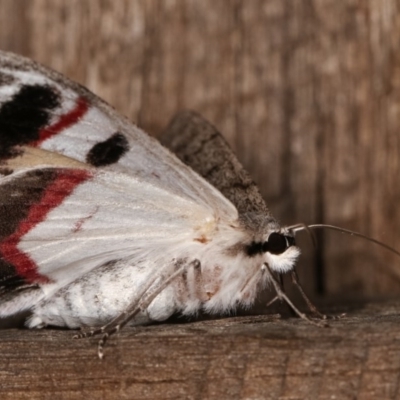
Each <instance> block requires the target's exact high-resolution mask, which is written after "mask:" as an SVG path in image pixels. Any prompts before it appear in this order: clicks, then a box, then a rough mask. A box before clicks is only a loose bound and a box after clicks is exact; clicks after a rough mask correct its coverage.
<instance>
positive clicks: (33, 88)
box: [0, 85, 60, 159]
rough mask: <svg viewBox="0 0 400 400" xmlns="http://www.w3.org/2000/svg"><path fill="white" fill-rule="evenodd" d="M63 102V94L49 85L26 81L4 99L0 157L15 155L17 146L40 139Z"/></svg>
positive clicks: (0, 124) (0, 111)
mask: <svg viewBox="0 0 400 400" xmlns="http://www.w3.org/2000/svg"><path fill="white" fill-rule="evenodd" d="M59 105H60V96H59V95H58V93H57V92H56V90H55V89H53V88H51V87H50V86H46V85H25V86H23V87H22V88H21V90H20V91H19V92H18V93H17V94H15V95H14V97H13V98H12V99H11V100H9V101H8V102H6V103H4V104H3V105H2V106H1V108H0V159H2V158H7V157H10V156H12V155H13V154H14V152H13V147H14V146H16V145H23V144H28V143H29V142H32V141H34V140H37V139H38V137H39V131H40V129H41V128H43V127H45V126H46V125H48V124H49V122H50V118H51V114H52V111H53V110H54V109H55V108H56V107H58V106H59Z"/></svg>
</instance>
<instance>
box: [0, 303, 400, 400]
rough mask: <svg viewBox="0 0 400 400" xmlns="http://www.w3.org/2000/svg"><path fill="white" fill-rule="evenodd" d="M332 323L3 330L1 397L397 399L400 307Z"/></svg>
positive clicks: (367, 307)
mask: <svg viewBox="0 0 400 400" xmlns="http://www.w3.org/2000/svg"><path fill="white" fill-rule="evenodd" d="M347 311H348V312H347V315H346V316H345V317H343V318H342V319H340V320H335V321H331V322H330V327H329V328H317V327H315V326H312V325H310V324H308V323H306V322H304V321H300V320H298V319H276V318H275V319H274V318H272V317H268V316H259V317H236V318H227V319H221V320H215V321H203V322H195V323H185V324H164V325H158V326H149V327H142V328H138V329H136V330H134V329H133V328H128V329H125V330H124V331H122V332H121V333H120V334H119V335H118V337H116V338H113V339H111V340H110V342H109V344H108V346H107V347H106V353H105V354H106V358H105V359H104V360H103V361H100V360H99V359H98V358H97V354H96V340H73V339H72V334H73V332H71V331H61V330H43V331H27V330H2V331H0V354H1V357H0V382H1V384H0V397H1V399H50V398H51V399H53V398H57V399H81V398H83V397H87V398H90V399H105V398H106V399H125V398H126V399H128V398H129V399H132V398H133V399H136V400H138V399H154V400H155V399H299V400H300V399H304V400H309V399H315V400H317V399H332V398H336V399H381V400H383V399H396V398H398V396H399V393H398V391H399V377H400V358H399V356H398V355H399V352H400V340H399V339H400V334H399V330H398V327H399V324H400V316H399V315H400V303H399V302H386V303H375V304H364V305H361V304H359V305H358V306H355V307H354V308H353V309H348V310H347Z"/></svg>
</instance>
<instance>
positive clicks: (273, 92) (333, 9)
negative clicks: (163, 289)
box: [0, 0, 400, 400]
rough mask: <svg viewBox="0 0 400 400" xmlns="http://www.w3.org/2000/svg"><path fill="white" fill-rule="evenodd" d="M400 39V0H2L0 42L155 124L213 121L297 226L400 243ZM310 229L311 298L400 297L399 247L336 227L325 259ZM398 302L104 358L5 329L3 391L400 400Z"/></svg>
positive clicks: (205, 330) (1, 338)
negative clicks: (184, 114) (186, 117)
mask: <svg viewBox="0 0 400 400" xmlns="http://www.w3.org/2000/svg"><path fill="white" fill-rule="evenodd" d="M399 48H400V1H399V0H340V1H337V0H251V1H250V0H248V1H245V0H242V1H241V0H118V1H111V0H86V1H85V0H29V1H27V0H0V49H2V50H8V51H13V52H16V53H20V54H23V55H25V56H28V57H31V58H33V59H35V60H37V61H39V62H41V63H43V64H45V65H47V66H49V67H52V68H54V69H56V70H58V71H60V72H62V73H64V74H65V75H67V76H68V77H70V78H71V79H73V80H76V81H78V82H80V83H82V84H83V85H85V86H87V87H88V88H90V89H91V90H92V91H93V92H95V93H96V94H98V95H99V96H101V97H103V98H104V99H105V100H107V101H108V102H109V103H110V104H112V105H113V106H114V107H115V108H116V109H117V110H119V111H120V112H121V113H123V114H125V115H127V116H128V117H130V118H131V119H132V120H133V121H135V122H137V123H138V124H139V125H140V126H141V127H143V128H144V129H145V130H146V131H148V132H149V133H150V134H153V135H158V134H160V132H161V131H162V130H163V129H164V127H165V126H166V124H167V123H168V121H169V120H170V118H171V117H172V116H173V114H174V113H175V112H176V111H178V110H181V109H184V108H191V109H193V110H195V111H197V112H199V113H201V114H203V115H204V116H205V117H206V118H208V119H209V120H210V121H211V122H212V123H213V124H214V125H216V127H217V128H218V129H219V130H220V131H221V132H222V133H223V134H224V135H225V137H226V138H227V139H228V141H229V143H230V144H231V145H232V147H233V148H234V149H235V151H236V152H237V154H238V157H239V159H240V160H241V161H242V162H243V164H244V165H245V166H246V168H247V169H248V170H249V171H250V173H251V174H252V176H253V177H254V179H255V180H256V181H257V182H258V184H259V186H260V188H261V191H262V194H263V195H264V197H265V199H266V201H267V203H268V205H269V207H270V208H271V210H272V211H273V213H274V214H275V216H276V217H277V218H278V219H279V220H281V221H282V223H284V224H293V223H296V222H304V223H329V224H335V225H340V226H343V227H345V228H349V229H354V230H357V231H361V232H363V233H366V234H368V235H371V236H373V237H375V238H377V239H379V240H381V241H384V242H385V243H387V244H389V245H391V246H394V247H397V248H400V240H399V239H400V210H399V209H398V207H397V205H398V203H399V200H400V185H399V183H400V182H399V174H398V170H399V152H400V133H399V128H400V52H399ZM304 236H305V235H304V234H303V235H299V242H300V244H301V246H302V248H303V253H304V256H303V258H302V260H301V262H300V266H299V272H300V275H301V279H302V281H303V283H304V284H305V286H306V291H307V292H308V293H309V294H316V293H319V294H324V295H330V296H333V297H338V296H341V297H347V298H348V297H355V298H357V297H358V298H360V297H365V296H369V297H382V296H396V295H398V294H399V293H400V284H399V282H398V281H396V280H394V279H392V278H391V277H389V276H388V275H387V273H386V272H387V268H388V266H392V267H394V268H398V271H399V272H400V260H399V259H396V258H394V257H392V256H391V255H390V254H388V253H387V252H385V251H384V250H382V249H379V248H376V247H375V246H374V245H371V244H369V243H363V242H361V241H360V240H359V239H356V238H351V237H348V236H344V235H340V234H335V233H331V232H326V233H325V234H324V235H322V237H320V240H321V246H320V250H319V251H318V252H317V257H314V255H313V254H314V253H313V251H312V249H311V246H310V244H309V242H308V240H307V238H304ZM315 258H317V261H318V263H319V264H318V267H316V265H315V262H314V261H315V260H314V259H315ZM399 309H400V305H399V303H396V305H395V306H391V305H390V304H389V303H384V304H383V305H381V306H379V307H377V309H376V310H375V312H372V311H371V309H370V308H368V307H367V308H366V311H365V312H364V311H363V312H364V314H363V313H361V314H360V313H359V312H358V311H357V313H356V314H355V315H352V312H351V309H346V311H348V317H346V318H344V319H342V320H340V321H338V322H334V323H332V329H326V330H325V329H322V330H318V328H315V327H314V326H311V325H308V324H306V323H303V322H301V321H298V320H295V319H293V320H285V321H276V322H265V323H264V322H260V321H261V320H260V321H258V323H257V320H256V319H254V318H250V319H249V321H243V320H240V319H239V320H236V319H234V320H233V321H232V320H231V321H229V320H221V321H219V322H216V324H217V325H215V327H214V325H207V324H205V325H204V323H201V322H200V323H198V324H186V325H183V326H180V325H165V326H164V328H163V327H161V328H160V327H157V326H155V327H150V328H143V331H142V330H139V333H138V336H135V335H133V334H132V331H131V330H129V329H127V330H125V331H124V332H123V333H122V334H121V335H120V336H119V338H117V339H114V341H113V340H111V342H110V344H109V346H110V348H107V349H106V356H107V358H106V360H105V362H100V361H99V360H97V359H96V347H95V343H96V341H79V342H76V341H71V340H70V337H71V332H68V331H66V332H63V331H54V330H44V331H41V332H27V331H20V330H19V331H10V330H3V331H0V347H1V352H0V353H1V354H2V357H0V392H1V394H2V395H1V397H2V398H10V399H11V398H12V399H15V398H26V399H28V398H49V399H50V398H54V395H55V393H56V394H57V395H56V397H57V398H60V399H61V398H65V399H72V398H77V399H78V398H83V397H87V398H99V399H100V398H102V399H104V398H110V399H111V398H115V399H117V398H118V399H120V398H143V399H144V398H146V399H155V398H160V399H164V398H171V399H172V398H173V399H177V398H185V399H186V398H193V399H201V398H216V399H217V398H218V399H224V398H227V399H228V398H229V399H239V398H251V399H266V398H271V399H277V398H279V399H283V398H291V399H310V398H313V399H328V398H333V397H332V396H335V398H338V399H349V400H350V399H352V400H353V399H356V398H360V399H377V398H379V399H386V398H387V399H389V398H390V399H394V398H398V397H399V393H398V391H399V387H400V385H399V384H398V377H399V371H400V367H399V363H398V359H399V358H398V352H399V346H398V314H399V311H398V310H399ZM260 318H265V317H260ZM262 321H264V320H262ZM218 324H219V325H218ZM316 329H317V330H316ZM177 360H178V361H177ZM396 396H397V397H396Z"/></svg>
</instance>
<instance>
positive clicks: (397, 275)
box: [287, 224, 400, 280]
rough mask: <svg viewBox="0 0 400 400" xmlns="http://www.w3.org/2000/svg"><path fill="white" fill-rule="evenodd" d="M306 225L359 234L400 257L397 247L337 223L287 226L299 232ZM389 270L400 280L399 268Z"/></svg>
mask: <svg viewBox="0 0 400 400" xmlns="http://www.w3.org/2000/svg"><path fill="white" fill-rule="evenodd" d="M306 227H307V228H308V229H310V230H311V229H330V230H332V231H337V232H341V233H346V234H347V235H350V236H357V237H360V238H362V239H365V240H368V241H369V242H372V243H375V244H377V245H378V246H381V247H383V248H384V249H386V250H388V251H390V252H391V253H393V254H395V255H396V256H397V257H400V252H399V251H398V250H396V249H394V248H393V247H391V246H388V245H387V244H385V243H383V242H381V241H379V240H377V239H373V238H371V237H369V236H367V235H363V234H362V233H359V232H355V231H352V230H350V229H345V228H340V227H339V226H335V225H327V224H313V225H305V224H296V225H292V226H289V227H287V228H288V229H290V230H292V231H293V232H299V231H302V230H307V229H306ZM388 270H389V271H390V273H391V275H393V276H394V277H395V278H396V279H397V280H400V271H398V270H397V269H395V268H393V267H391V266H390V265H388Z"/></svg>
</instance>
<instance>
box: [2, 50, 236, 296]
mask: <svg viewBox="0 0 400 400" xmlns="http://www.w3.org/2000/svg"><path fill="white" fill-rule="evenodd" d="M0 174H1V175H2V176H1V175H0V176H1V178H0V188H1V192H0V246H1V248H0V252H1V258H0V295H1V291H2V290H4V288H5V287H6V286H7V287H8V285H9V284H10V282H12V281H16V280H18V279H21V278H22V281H24V282H25V283H26V282H28V283H30V284H34V283H39V284H40V285H41V284H43V283H46V284H47V283H48V282H49V281H50V282H53V283H54V282H58V283H59V285H63V284H65V283H67V282H70V281H72V280H74V279H77V278H78V277H80V276H82V275H83V274H84V273H85V272H87V271H90V270H92V269H93V268H96V267H98V266H100V265H103V264H104V263H107V262H109V261H110V260H115V259H121V258H125V257H129V258H130V262H131V263H135V262H139V261H140V260H143V259H145V258H147V259H148V260H150V263H151V260H153V261H154V260H159V259H160V254H166V255H168V256H169V254H170V255H171V257H172V256H174V249H175V247H176V246H175V244H176V243H179V246H180V244H181V243H185V241H187V240H191V241H193V240H196V239H197V238H199V243H200V242H201V240H204V235H207V234H208V233H209V230H210V229H211V230H212V229H213V228H212V225H213V224H214V222H215V221H217V220H218V221H221V220H222V221H224V220H225V221H227V222H233V221H235V220H236V219H237V215H238V214H237V210H236V209H235V207H234V206H233V205H232V203H231V202H230V201H229V200H227V199H226V198H225V197H224V196H223V195H222V194H221V193H220V192H219V191H218V190H216V189H215V188H214V187H213V186H212V185H210V184H209V183H207V182H206V181H205V180H204V179H202V178H201V177H200V176H199V175H198V174H197V173H195V172H193V171H192V170H191V169H190V168H188V167H187V166H185V165H184V164H182V163H181V162H180V161H179V160H178V159H177V158H176V157H175V156H174V155H173V154H171V153H170V152H169V151H168V150H167V149H165V148H164V147H163V146H161V145H160V143H159V142H158V141H156V140H155V139H153V138H151V137H149V136H148V135H147V134H145V133H143V132H142V131H141V130H140V129H138V128H137V127H135V126H134V125H132V124H131V123H130V122H128V121H127V120H126V119H125V118H123V117H121V116H119V115H118V114H117V113H115V111H114V110H113V109H112V108H111V107H109V106H108V105H107V104H105V103H104V102H103V101H101V100H100V99H98V98H97V97H96V96H94V95H93V94H92V93H90V92H89V91H87V90H86V89H84V88H82V87H81V86H79V85H77V84H75V83H73V82H70V81H69V80H67V79H66V78H64V77H62V76H61V75H59V74H57V73H55V72H53V71H51V70H48V69H46V68H43V67H41V66H39V65H37V64H36V63H33V62H32V61H30V60H27V59H24V58H22V57H19V56H15V55H12V54H9V53H4V52H0ZM210 226H211V228H210ZM179 246H178V247H179ZM153 264H154V263H153ZM18 282H19V281H18ZM17 286H18V285H17Z"/></svg>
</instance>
